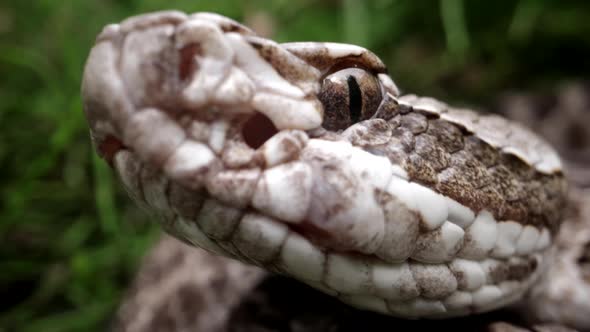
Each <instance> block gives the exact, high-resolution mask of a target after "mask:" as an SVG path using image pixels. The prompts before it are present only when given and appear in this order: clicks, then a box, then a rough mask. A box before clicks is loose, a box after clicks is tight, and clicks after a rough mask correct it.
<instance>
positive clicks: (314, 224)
mask: <svg viewBox="0 0 590 332" xmlns="http://www.w3.org/2000/svg"><path fill="white" fill-rule="evenodd" d="M82 94H83V101H84V110H85V113H86V116H87V119H88V122H89V125H90V131H91V137H92V139H93V142H94V144H95V146H96V148H97V151H98V153H99V154H100V156H101V157H103V158H104V159H105V160H106V161H107V162H109V163H110V164H111V165H112V167H113V168H114V169H115V171H116V172H117V173H118V175H119V177H120V178H121V181H122V183H123V185H124V186H125V188H126V189H127V191H128V193H129V195H130V196H131V197H132V198H133V199H134V200H135V201H136V202H137V203H138V204H139V205H141V206H143V207H145V208H146V209H147V210H149V211H151V212H153V213H155V214H156V215H157V216H158V219H159V220H161V224H162V226H163V227H164V229H165V230H166V231H167V232H169V233H170V234H172V235H174V236H176V237H177V238H179V239H181V240H183V241H184V242H187V243H189V244H192V245H194V246H198V247H201V248H204V249H206V250H208V251H211V252H213V253H216V254H220V255H224V256H229V257H232V258H235V259H238V260H240V261H243V262H246V263H249V264H253V265H257V266H261V267H264V268H266V269H267V270H270V271H273V272H277V273H280V274H284V275H288V276H291V277H293V278H296V279H298V280H300V281H302V282H304V283H307V284H309V285H310V286H312V287H314V288H317V289H319V290H321V291H323V292H326V293H328V294H330V295H333V296H335V297H337V298H339V299H340V300H342V301H344V302H346V303H349V304H351V305H353V306H355V307H359V308H363V309H368V310H373V311H377V312H381V313H385V314H389V315H394V316H401V317H407V318H420V317H427V318H444V317H453V316H462V315H468V314H471V313H477V312H484V311H488V310H492V309H495V308H498V307H501V306H505V305H508V304H510V303H513V302H515V301H517V300H518V299H520V298H521V297H522V295H523V294H524V293H525V292H526V291H527V290H528V289H529V288H530V286H531V285H532V284H533V283H535V281H536V280H537V279H538V278H539V276H540V275H541V274H543V271H544V269H545V267H546V266H547V264H549V263H550V262H551V259H552V253H553V249H552V248H553V246H552V243H553V242H554V238H555V236H556V233H557V231H558V229H559V225H560V222H561V219H562V216H561V212H562V210H563V206H564V204H565V192H566V185H565V180H564V177H563V173H562V170H561V163H560V160H559V157H558V156H557V154H556V153H555V152H554V150H553V149H552V148H551V147H550V146H549V145H548V144H547V143H545V142H544V141H543V140H542V139H541V138H539V137H537V136H535V135H534V134H533V133H532V132H530V131H529V130H528V129H526V128H524V127H523V126H521V125H519V124H517V123H515V122H511V121H508V120H506V119H504V118H502V117H499V116H495V115H479V114H477V113H474V112H472V111H470V110H466V109H459V108H454V107H451V106H449V105H447V104H445V103H443V102H440V101H437V100H435V99H432V98H427V97H418V96H415V95H401V94H400V92H399V90H398V88H397V87H396V85H395V84H394V83H393V81H392V80H391V78H390V77H389V76H388V75H387V74H386V68H385V66H384V65H383V63H382V62H381V60H380V59H379V58H378V57H377V56H375V55H374V54H373V53H371V52H370V51H368V50H366V49H364V48H361V47H358V46H354V45H347V44H335V43H315V42H314V43H308V42H305V43H287V44H277V43H275V42H273V41H271V40H268V39H264V38H261V37H258V36H256V35H255V34H254V33H253V32H252V31H251V30H250V29H248V28H247V27H245V26H243V25H241V24H239V23H237V22H235V21H233V20H230V19H228V18H226V17H223V16H220V15H216V14H212V13H196V14H192V15H186V14H184V13H181V12H176V11H167V12H158V13H151V14H145V15H141V16H136V17H132V18H129V19H126V20H124V21H123V22H121V23H120V24H111V25H108V26H106V27H105V28H104V30H103V31H102V33H101V34H100V35H99V36H98V38H97V41H96V44H95V46H94V47H93V49H92V50H91V52H90V55H89V57H88V60H87V63H86V68H85V72H84V79H83V84H82Z"/></svg>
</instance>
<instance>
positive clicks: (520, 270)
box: [489, 256, 539, 285]
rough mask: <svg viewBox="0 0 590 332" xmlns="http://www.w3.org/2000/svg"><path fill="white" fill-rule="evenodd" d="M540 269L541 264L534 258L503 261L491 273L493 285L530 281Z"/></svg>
mask: <svg viewBox="0 0 590 332" xmlns="http://www.w3.org/2000/svg"><path fill="white" fill-rule="evenodd" d="M538 267H539V262H538V261H537V258H536V257H534V256H529V257H526V258H522V259H511V260H508V261H502V262H500V264H498V265H497V266H495V267H494V268H493V269H492V270H490V271H489V276H490V278H491V280H492V282H493V284H495V285H497V284H500V283H501V282H503V281H524V280H526V279H528V278H529V277H530V276H531V275H532V274H533V273H534V272H535V271H536V270H537V268H538Z"/></svg>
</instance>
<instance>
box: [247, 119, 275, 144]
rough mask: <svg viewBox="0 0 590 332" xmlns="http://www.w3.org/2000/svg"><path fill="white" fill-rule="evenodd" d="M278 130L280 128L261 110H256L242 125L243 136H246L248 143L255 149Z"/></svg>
mask: <svg viewBox="0 0 590 332" xmlns="http://www.w3.org/2000/svg"><path fill="white" fill-rule="evenodd" d="M277 132H278V129H277V127H275V125H274V124H273V123H272V121H270V119H269V118H268V117H267V116H266V115H264V114H262V113H260V112H256V113H255V114H254V115H253V116H251V117H250V118H249V119H248V120H246V122H245V123H244V125H243V127H242V137H244V141H245V142H246V144H248V146H249V147H251V148H253V149H258V148H259V147H260V146H261V145H262V144H264V142H266V141H267V140H268V139H269V138H271V137H272V136H274V134H276V133H277Z"/></svg>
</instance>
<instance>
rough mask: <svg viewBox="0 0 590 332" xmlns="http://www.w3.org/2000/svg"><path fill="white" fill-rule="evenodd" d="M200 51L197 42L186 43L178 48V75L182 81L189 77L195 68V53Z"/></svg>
mask: <svg viewBox="0 0 590 332" xmlns="http://www.w3.org/2000/svg"><path fill="white" fill-rule="evenodd" d="M201 52H202V50H201V46H200V45H199V44H197V43H191V44H188V45H186V46H184V47H183V48H181V49H180V51H179V57H180V59H179V61H178V76H179V77H180V79H181V80H182V81H185V80H187V79H189V78H191V77H192V75H193V73H194V72H195V70H197V62H196V61H195V55H197V54H199V53H201Z"/></svg>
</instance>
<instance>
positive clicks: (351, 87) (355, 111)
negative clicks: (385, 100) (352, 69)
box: [346, 75, 363, 123]
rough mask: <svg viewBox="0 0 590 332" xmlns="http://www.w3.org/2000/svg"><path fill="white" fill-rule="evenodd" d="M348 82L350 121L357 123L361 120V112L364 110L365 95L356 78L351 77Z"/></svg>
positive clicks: (347, 79)
mask: <svg viewBox="0 0 590 332" xmlns="http://www.w3.org/2000/svg"><path fill="white" fill-rule="evenodd" d="M346 82H347V83H348V111H349V113H350V120H351V122H352V123H357V122H358V121H359V120H360V118H361V111H362V109H363V95H362V92H361V88H360V87H359V84H358V83H357V81H356V79H355V78H354V76H352V75H349V76H348V77H347V78H346Z"/></svg>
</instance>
